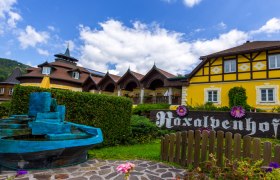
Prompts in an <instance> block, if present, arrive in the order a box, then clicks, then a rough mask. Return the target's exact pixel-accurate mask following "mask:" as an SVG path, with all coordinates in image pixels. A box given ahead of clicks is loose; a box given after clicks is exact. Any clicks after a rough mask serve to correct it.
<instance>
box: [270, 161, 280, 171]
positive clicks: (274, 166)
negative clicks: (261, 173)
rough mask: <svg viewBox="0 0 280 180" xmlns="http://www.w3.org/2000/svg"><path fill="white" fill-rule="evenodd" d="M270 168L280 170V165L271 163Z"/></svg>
mask: <svg viewBox="0 0 280 180" xmlns="http://www.w3.org/2000/svg"><path fill="white" fill-rule="evenodd" d="M269 167H272V168H274V169H277V168H280V165H279V164H278V163H277V162H271V163H269Z"/></svg>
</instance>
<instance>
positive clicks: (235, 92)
mask: <svg viewBox="0 0 280 180" xmlns="http://www.w3.org/2000/svg"><path fill="white" fill-rule="evenodd" d="M228 97H229V107H230V108H231V107H233V106H242V107H244V108H245V109H246V110H248V109H250V106H249V105H248V104H247V96H246V89H245V88H243V87H233V88H231V89H230V90H229V92H228Z"/></svg>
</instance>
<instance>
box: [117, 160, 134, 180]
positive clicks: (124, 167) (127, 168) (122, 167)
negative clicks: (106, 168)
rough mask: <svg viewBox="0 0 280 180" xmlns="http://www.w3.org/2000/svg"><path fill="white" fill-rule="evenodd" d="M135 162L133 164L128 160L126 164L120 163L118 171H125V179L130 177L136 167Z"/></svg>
mask: <svg viewBox="0 0 280 180" xmlns="http://www.w3.org/2000/svg"><path fill="white" fill-rule="evenodd" d="M134 167H135V164H132V163H130V162H127V163H125V164H120V165H119V166H118V167H117V171H118V172H119V173H123V174H124V179H128V177H129V175H130V172H131V171H132V170H133V169H134Z"/></svg>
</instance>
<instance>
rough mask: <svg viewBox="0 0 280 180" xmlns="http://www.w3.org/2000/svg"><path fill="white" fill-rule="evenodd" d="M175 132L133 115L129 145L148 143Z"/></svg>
mask: <svg viewBox="0 0 280 180" xmlns="http://www.w3.org/2000/svg"><path fill="white" fill-rule="evenodd" d="M172 132H175V131H174V130H168V129H162V128H159V127H157V126H156V124H155V123H154V122H151V121H150V120H149V119H148V118H146V117H144V116H138V115H132V117H131V136H130V139H129V141H128V143H129V144H136V143H147V142H150V141H152V140H154V139H156V138H158V137H161V136H163V135H165V134H169V133H172Z"/></svg>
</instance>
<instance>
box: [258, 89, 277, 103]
mask: <svg viewBox="0 0 280 180" xmlns="http://www.w3.org/2000/svg"><path fill="white" fill-rule="evenodd" d="M260 91H261V102H274V101H275V93H274V88H261V89H260Z"/></svg>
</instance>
